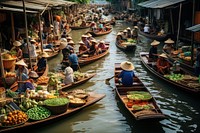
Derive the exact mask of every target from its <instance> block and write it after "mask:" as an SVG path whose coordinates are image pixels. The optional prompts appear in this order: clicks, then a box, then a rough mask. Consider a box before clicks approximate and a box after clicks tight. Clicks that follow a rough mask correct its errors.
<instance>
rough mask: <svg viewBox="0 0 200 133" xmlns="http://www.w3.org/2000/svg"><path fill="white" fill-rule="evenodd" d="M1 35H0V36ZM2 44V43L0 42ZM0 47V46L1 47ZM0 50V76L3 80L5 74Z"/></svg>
mask: <svg viewBox="0 0 200 133" xmlns="http://www.w3.org/2000/svg"><path fill="white" fill-rule="evenodd" d="M0 35H1V34H0ZM0 43H1V44H2V42H0ZM1 46H2V45H1ZM1 49H2V47H0V66H1V76H2V78H3V79H4V78H5V73H4V66H3V61H2V56H1Z"/></svg>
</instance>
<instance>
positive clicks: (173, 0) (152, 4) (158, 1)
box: [138, 0, 185, 9]
mask: <svg viewBox="0 0 200 133" xmlns="http://www.w3.org/2000/svg"><path fill="white" fill-rule="evenodd" d="M184 1H185V0H149V1H145V2H141V3H139V4H138V5H139V6H141V7H145V8H155V9H156V8H165V7H168V6H171V5H175V4H178V3H181V2H184Z"/></svg>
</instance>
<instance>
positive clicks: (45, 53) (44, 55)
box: [41, 52, 49, 58]
mask: <svg viewBox="0 0 200 133" xmlns="http://www.w3.org/2000/svg"><path fill="white" fill-rule="evenodd" d="M41 56H42V57H44V58H47V57H49V55H48V54H47V52H42V53H41Z"/></svg>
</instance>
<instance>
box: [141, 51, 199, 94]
mask: <svg viewBox="0 0 200 133" xmlns="http://www.w3.org/2000/svg"><path fill="white" fill-rule="evenodd" d="M148 55H149V54H148V53H147V52H141V53H140V58H141V61H142V63H143V65H144V66H145V67H146V68H147V69H148V70H149V71H150V72H152V73H153V74H154V75H155V76H157V77H158V78H160V79H162V80H164V81H166V82H167V83H168V84H171V85H173V86H175V88H177V89H182V90H184V91H186V92H190V93H192V94H194V95H200V84H199V81H198V78H195V79H194V80H192V79H191V80H190V79H189V80H185V81H174V80H170V79H168V78H166V77H165V76H164V75H162V74H160V73H158V72H157V71H156V70H155V68H153V67H152V62H149V61H148ZM181 73H183V74H184V71H183V70H182V71H181ZM185 74H187V73H185ZM192 85H193V86H192ZM194 85H195V86H196V87H195V86H194Z"/></svg>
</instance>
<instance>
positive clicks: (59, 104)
mask: <svg viewBox="0 0 200 133" xmlns="http://www.w3.org/2000/svg"><path fill="white" fill-rule="evenodd" d="M44 105H45V106H46V108H47V109H49V110H50V111H51V113H52V114H62V113H64V112H66V111H67V109H68V106H69V99H67V98H52V99H47V100H45V101H44Z"/></svg>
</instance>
